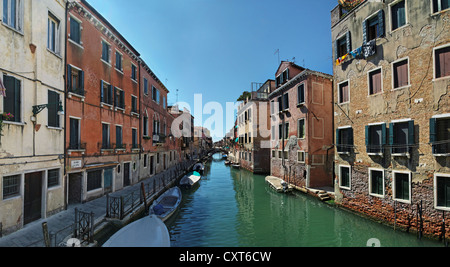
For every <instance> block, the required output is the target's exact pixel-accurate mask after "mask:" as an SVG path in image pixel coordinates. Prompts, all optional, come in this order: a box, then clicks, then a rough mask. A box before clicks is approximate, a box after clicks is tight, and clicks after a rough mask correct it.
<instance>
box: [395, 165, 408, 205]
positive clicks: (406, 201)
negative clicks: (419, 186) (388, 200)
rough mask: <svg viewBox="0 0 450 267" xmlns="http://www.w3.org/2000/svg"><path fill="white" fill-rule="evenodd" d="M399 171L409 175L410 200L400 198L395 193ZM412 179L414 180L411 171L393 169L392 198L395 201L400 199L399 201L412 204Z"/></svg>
mask: <svg viewBox="0 0 450 267" xmlns="http://www.w3.org/2000/svg"><path fill="white" fill-rule="evenodd" d="M397 173H401V174H407V175H408V177H409V200H405V199H399V198H397V196H396V195H395V190H396V188H395V179H396V178H395V175H396V174H397ZM411 180H412V173H411V172H410V171H396V170H393V171H392V199H393V200H394V201H398V202H401V203H406V204H411V203H412V194H411V193H412V184H411Z"/></svg>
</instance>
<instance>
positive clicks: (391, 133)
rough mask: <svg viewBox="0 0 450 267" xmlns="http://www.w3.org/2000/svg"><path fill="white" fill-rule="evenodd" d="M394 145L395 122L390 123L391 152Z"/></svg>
mask: <svg viewBox="0 0 450 267" xmlns="http://www.w3.org/2000/svg"><path fill="white" fill-rule="evenodd" d="M393 145H394V124H393V123H389V146H390V148H391V153H392V151H393V147H392V146H393Z"/></svg>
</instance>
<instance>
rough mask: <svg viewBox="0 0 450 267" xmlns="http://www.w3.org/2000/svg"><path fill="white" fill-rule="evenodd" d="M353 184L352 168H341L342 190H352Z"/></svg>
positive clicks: (340, 180) (340, 183)
mask: <svg viewBox="0 0 450 267" xmlns="http://www.w3.org/2000/svg"><path fill="white" fill-rule="evenodd" d="M350 184H351V167H350V166H342V165H341V166H339V186H340V187H341V188H345V189H350Z"/></svg>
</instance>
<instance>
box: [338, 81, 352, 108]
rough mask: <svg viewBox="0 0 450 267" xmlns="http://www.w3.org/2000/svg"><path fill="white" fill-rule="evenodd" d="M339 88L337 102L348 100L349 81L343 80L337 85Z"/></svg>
mask: <svg viewBox="0 0 450 267" xmlns="http://www.w3.org/2000/svg"><path fill="white" fill-rule="evenodd" d="M338 89H339V95H338V97H339V99H338V102H339V104H344V103H348V102H350V88H349V82H348V81H345V82H342V83H340V84H339V85H338Z"/></svg>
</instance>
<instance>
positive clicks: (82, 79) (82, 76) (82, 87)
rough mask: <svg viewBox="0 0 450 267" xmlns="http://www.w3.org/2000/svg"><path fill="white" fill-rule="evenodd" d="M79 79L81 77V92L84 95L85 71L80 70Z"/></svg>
mask: <svg viewBox="0 0 450 267" xmlns="http://www.w3.org/2000/svg"><path fill="white" fill-rule="evenodd" d="M79 79H80V82H79V86H80V88H79V89H80V92H79V93H81V95H84V71H80V72H79Z"/></svg>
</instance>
